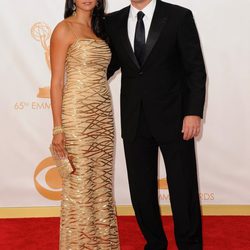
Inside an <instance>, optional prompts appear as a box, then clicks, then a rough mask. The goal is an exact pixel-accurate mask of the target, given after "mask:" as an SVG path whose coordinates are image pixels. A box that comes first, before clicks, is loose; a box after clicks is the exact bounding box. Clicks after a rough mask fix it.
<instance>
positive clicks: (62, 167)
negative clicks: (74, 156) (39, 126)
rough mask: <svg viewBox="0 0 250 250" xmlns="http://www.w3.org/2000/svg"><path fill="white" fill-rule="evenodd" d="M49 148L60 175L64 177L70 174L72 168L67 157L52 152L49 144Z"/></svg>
mask: <svg viewBox="0 0 250 250" xmlns="http://www.w3.org/2000/svg"><path fill="white" fill-rule="evenodd" d="M49 149H50V152H51V155H52V158H53V160H54V162H55V165H56V167H57V169H58V172H59V174H60V176H61V177H63V178H64V177H67V176H68V175H69V174H71V173H72V172H73V171H74V169H73V167H72V165H71V163H70V161H69V159H68V157H59V156H58V155H57V154H56V153H55V152H54V150H53V147H52V145H50V147H49Z"/></svg>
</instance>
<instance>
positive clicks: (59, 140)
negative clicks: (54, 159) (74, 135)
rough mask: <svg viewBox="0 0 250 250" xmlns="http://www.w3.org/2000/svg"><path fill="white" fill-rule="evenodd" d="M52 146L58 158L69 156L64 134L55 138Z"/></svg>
mask: <svg viewBox="0 0 250 250" xmlns="http://www.w3.org/2000/svg"><path fill="white" fill-rule="evenodd" d="M52 146H53V151H54V152H55V154H56V155H57V156H58V157H60V158H63V157H66V156H67V154H66V150H65V136H64V134H63V133H61V134H57V135H54V136H53V140H52Z"/></svg>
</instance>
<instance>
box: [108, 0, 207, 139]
mask: <svg viewBox="0 0 250 250" xmlns="http://www.w3.org/2000/svg"><path fill="white" fill-rule="evenodd" d="M128 15H129V7H126V8H124V9H122V10H120V11H118V12H115V13H112V14H111V15H109V16H108V17H107V31H108V34H109V36H110V40H111V41H110V43H111V47H112V53H113V57H112V61H111V64H110V67H109V69H108V77H110V76H111V75H113V73H114V72H115V71H116V70H117V69H119V68H121V71H122V84H121V124H122V137H123V138H126V139H128V140H132V139H133V138H134V136H135V134H136V128H137V122H138V119H139V112H140V105H141V102H143V105H144V109H145V113H146V116H147V117H148V120H149V122H150V126H151V129H152V133H153V134H154V135H155V136H156V137H157V138H159V139H160V140H161V141H168V140H170V139H172V138H173V136H176V134H178V133H179V132H180V129H181V126H182V120H183V116H185V115H198V116H202V114H203V105H204V98H205V82H206V72H205V66H204V61H203V57H202V53H201V47H200V41H199V36H198V33H197V29H196V26H195V23H194V20H193V16H192V13H191V11H190V10H188V9H185V8H181V7H179V6H175V5H171V4H167V3H164V2H161V1H157V5H156V10H155V14H154V17H153V20H152V24H151V28H150V31H149V35H148V39H147V43H146V52H145V56H144V63H143V64H142V67H140V66H139V64H138V62H137V60H136V57H135V55H134V52H133V50H132V47H131V45H130V41H129V38H128V33H127V20H128Z"/></svg>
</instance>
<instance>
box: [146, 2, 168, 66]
mask: <svg viewBox="0 0 250 250" xmlns="http://www.w3.org/2000/svg"><path fill="white" fill-rule="evenodd" d="M166 21H167V17H166V14H165V13H163V12H162V8H161V6H160V1H157V5H156V9H155V13H154V16H153V19H152V23H151V26H150V30H149V34H148V38H147V42H146V48H145V56H144V60H143V64H145V62H146V60H147V58H148V56H149V55H150V53H151V51H152V50H153V48H154V46H155V44H156V42H157V40H158V39H159V37H160V34H161V31H162V28H163V27H164V25H165V23H166ZM143 64H142V66H143Z"/></svg>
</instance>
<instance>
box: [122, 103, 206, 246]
mask: <svg viewBox="0 0 250 250" xmlns="http://www.w3.org/2000/svg"><path fill="white" fill-rule="evenodd" d="M123 143H124V150H125V157H126V164H127V172H128V180H129V188H130V195H131V200H132V204H133V208H134V211H135V214H136V218H137V222H138V224H139V226H140V229H141V231H142V233H143V235H144V238H145V240H146V242H147V243H146V245H145V248H144V249H145V250H166V249H167V245H168V241H167V237H166V235H165V233H164V230H163V225H162V218H161V214H160V209H159V201H158V149H160V150H161V153H162V155H163V159H164V163H165V167H166V174H167V183H168V190H169V195H170V203H171V208H172V212H173V219H174V232H175V240H176V243H177V246H178V249H179V250H201V249H202V225H201V211H200V202H199V192H198V183H197V170H196V159H195V148H194V140H189V141H184V140H183V139H182V134H181V131H180V136H179V138H176V140H172V141H169V142H159V141H157V140H156V139H155V137H154V136H153V134H152V133H151V129H150V126H149V123H148V122H147V117H146V115H145V112H144V108H143V105H142V106H141V110H140V118H139V122H138V127H137V133H136V137H135V139H134V140H133V141H131V140H126V139H125V138H124V140H123Z"/></svg>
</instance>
